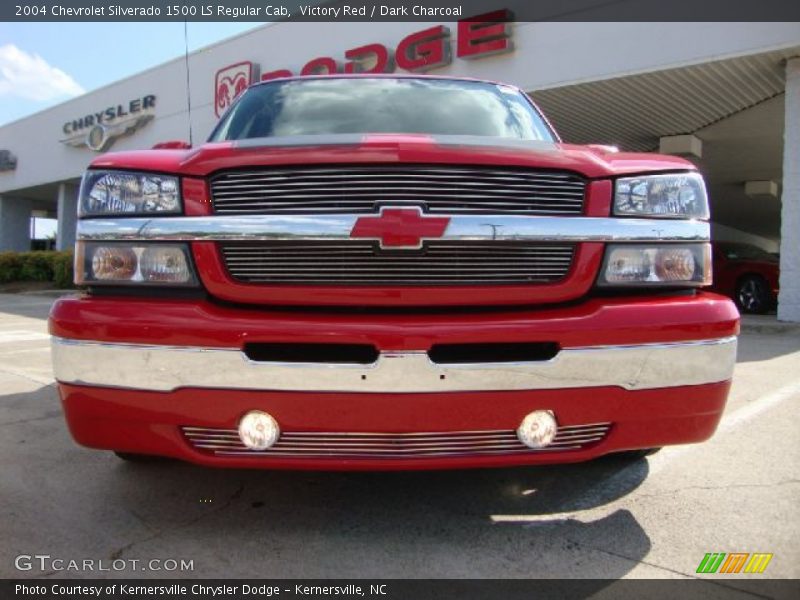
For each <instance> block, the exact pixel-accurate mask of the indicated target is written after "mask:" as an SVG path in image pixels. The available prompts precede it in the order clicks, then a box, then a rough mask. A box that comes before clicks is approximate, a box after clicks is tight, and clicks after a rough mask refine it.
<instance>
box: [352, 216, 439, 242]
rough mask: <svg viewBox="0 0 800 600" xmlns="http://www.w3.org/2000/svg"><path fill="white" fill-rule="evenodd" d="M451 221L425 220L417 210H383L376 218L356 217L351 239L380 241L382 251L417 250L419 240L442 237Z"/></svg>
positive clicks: (434, 218) (433, 218)
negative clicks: (390, 249)
mask: <svg viewBox="0 0 800 600" xmlns="http://www.w3.org/2000/svg"><path fill="white" fill-rule="evenodd" d="M449 223H450V217H427V216H425V215H423V214H422V210H420V209H419V208H418V207H414V208H383V209H381V214H380V215H378V216H376V217H359V218H358V219H357V220H356V224H355V225H353V229H352V230H351V231H350V237H351V238H367V239H372V240H380V243H381V248H420V247H422V240H424V239H430V238H440V237H442V236H443V235H444V232H445V229H447V225H448V224H449Z"/></svg>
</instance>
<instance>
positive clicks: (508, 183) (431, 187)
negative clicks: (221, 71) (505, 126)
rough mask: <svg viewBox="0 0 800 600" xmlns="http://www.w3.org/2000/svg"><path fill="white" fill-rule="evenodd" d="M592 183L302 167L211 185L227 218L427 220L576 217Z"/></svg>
mask: <svg viewBox="0 0 800 600" xmlns="http://www.w3.org/2000/svg"><path fill="white" fill-rule="evenodd" d="M585 188H586V182H585V180H584V179H583V178H581V177H579V176H578V175H574V174H572V173H565V172H558V171H552V172H551V171H532V170H529V169H524V168H507V167H493V166H487V167H481V166H471V167H465V166H450V165H365V166H353V165H342V166H331V165H325V166H318V167H314V166H297V167H282V168H264V169H258V170H248V171H225V172H222V173H219V174H217V175H215V176H214V177H212V179H211V196H212V199H213V206H214V211H215V212H216V213H217V214H225V215H260V214H270V215H279V214H345V213H346V214H371V213H374V212H376V211H377V210H378V209H379V208H380V207H381V206H383V205H391V206H397V205H398V204H404V203H408V204H411V205H414V206H423V207H424V208H425V209H426V212H428V213H434V214H435V213H439V214H448V215H458V214H481V213H486V214H489V213H490V214H493V215H501V214H519V215H552V216H574V215H580V214H581V213H582V212H583V201H584V195H585Z"/></svg>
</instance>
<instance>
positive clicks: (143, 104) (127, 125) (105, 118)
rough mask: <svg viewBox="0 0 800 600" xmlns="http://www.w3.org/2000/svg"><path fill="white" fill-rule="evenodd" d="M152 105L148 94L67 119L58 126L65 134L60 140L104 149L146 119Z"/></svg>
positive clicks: (151, 111)
mask: <svg viewBox="0 0 800 600" xmlns="http://www.w3.org/2000/svg"><path fill="white" fill-rule="evenodd" d="M155 107H156V97H155V96H154V95H152V94H150V95H147V96H143V97H141V98H134V99H133V100H130V101H129V102H126V103H125V104H117V105H116V106H109V107H108V108H105V109H103V110H100V111H98V112H95V113H92V114H89V115H84V116H82V117H78V118H77V119H73V120H71V121H67V122H66V123H64V125H63V127H62V128H61V130H62V132H63V133H64V135H66V137H65V138H63V139H62V140H61V143H62V144H67V145H69V146H76V147H82V146H86V147H88V148H91V149H92V150H94V151H95V152H104V151H106V150H108V149H109V148H110V147H111V145H112V144H113V143H114V142H115V141H116V140H117V138H119V137H122V136H124V135H130V134H132V133H133V132H134V131H136V130H137V129H139V128H140V127H142V126H143V125H146V124H147V123H149V122H150V121H151V120H152V119H153V117H154V116H155V115H154V111H155Z"/></svg>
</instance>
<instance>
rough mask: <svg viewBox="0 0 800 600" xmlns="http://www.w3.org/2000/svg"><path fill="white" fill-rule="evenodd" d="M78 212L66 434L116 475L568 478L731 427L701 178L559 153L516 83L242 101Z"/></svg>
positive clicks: (63, 351)
mask: <svg viewBox="0 0 800 600" xmlns="http://www.w3.org/2000/svg"><path fill="white" fill-rule="evenodd" d="M79 217H80V219H79V224H78V242H77V245H76V263H75V264H76V280H77V283H78V284H81V285H82V286H86V291H85V292H84V293H81V294H79V295H76V296H74V297H68V298H64V299H61V300H59V301H58V302H57V303H56V304H55V305H54V306H53V309H52V312H51V315H50V322H49V324H50V332H51V334H52V336H53V338H52V345H53V360H54V371H55V377H56V379H57V381H58V387H59V391H60V394H61V399H62V402H63V407H64V412H65V414H66V419H67V423H68V425H69V428H70V431H71V433H72V435H73V437H74V438H75V440H77V441H78V442H79V443H81V444H83V445H86V446H89V447H92V448H101V449H109V450H114V451H116V452H117V453H118V454H119V455H120V456H122V457H123V458H128V459H136V458H141V457H146V456H148V455H160V456H169V457H174V458H179V459H183V460H187V461H191V462H194V463H198V464H202V465H208V466H217V467H264V468H287V469H431V468H458V467H490V466H508V465H528V464H540V463H562V462H575V461H584V460H588V459H591V458H594V457H597V456H600V455H604V454H609V453H615V452H632V451H634V452H635V451H638V452H647V451H650V450H652V449H655V448H658V447H661V446H664V445H667V444H682V443H691V442H699V441H702V440H705V439H707V438H708V437H709V436H711V435H712V433H713V432H714V430H715V428H716V426H717V423H718V422H719V419H720V416H721V414H722V412H723V409H724V406H725V402H726V398H727V394H728V390H729V386H730V380H731V375H732V371H733V366H734V362H735V355H736V336H737V333H738V326H739V315H738V312H737V310H736V307H735V306H734V304H733V303H732V302H731V301H730V300H729V299H727V298H724V297H721V296H718V295H715V294H712V293H709V292H706V291H702V290H701V289H700V288H701V287H703V286H706V285H708V284H709V283H710V278H711V255H710V246H709V225H708V201H707V197H706V191H705V185H704V183H703V179H702V177H701V176H700V175H699V174H698V173H697V172H696V171H695V169H694V167H693V166H692V165H691V164H690V163H688V162H686V161H684V160H682V159H680V158H675V157H671V156H659V155H654V154H626V153H619V152H616V151H615V149H613V148H608V147H601V146H596V147H595V146H588V147H584V146H574V145H568V144H563V143H561V142H560V140H559V138H558V136H557V134H556V132H555V131H554V130H553V128H552V127H551V126H550V124H549V123H548V122H547V120H546V119H545V117H544V116H543V115H542V114H541V113H540V112H539V110H538V109H537V107H536V106H535V105H534V104H533V103H532V102H531V100H530V99H529V98H528V97H527V96H526V95H525V94H524V93H522V92H521V91H520V90H518V89H516V88H514V87H512V86H508V85H503V84H498V83H492V82H486V81H475V80H464V79H455V78H446V77H419V76H408V77H406V76H383V77H381V76H377V77H376V76H365V75H361V76H356V75H353V76H326V77H300V78H286V79H280V80H274V81H270V82H264V83H260V84H256V85H253V86H251V87H250V88H249V89H248V90H247V91H246V92H244V93H243V95H242V96H241V97H240V98H239V99H238V100H237V101H236V102H235V103H234V104H233V106H232V107H231V108H230V109H229V110H228V112H227V113H226V114H225V115H224V116H223V117H222V119H221V120H220V122H219V123H218V125H217V126H216V128H215V129H214V131H213V132H212V134H211V136H210V138H209V140H208V142H207V143H205V144H203V145H201V146H200V147H198V148H193V149H184V150H179V149H157V150H150V151H140V152H120V153H114V154H106V155H102V156H99V157H98V158H97V159H96V160H94V162H93V163H92V164H91V166H90V168H89V170H88V171H87V172H86V174H85V176H84V178H83V183H82V187H81V192H80V200H79Z"/></svg>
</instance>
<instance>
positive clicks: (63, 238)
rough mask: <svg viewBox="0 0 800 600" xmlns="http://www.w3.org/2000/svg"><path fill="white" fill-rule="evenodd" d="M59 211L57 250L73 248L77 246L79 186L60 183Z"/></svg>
mask: <svg viewBox="0 0 800 600" xmlns="http://www.w3.org/2000/svg"><path fill="white" fill-rule="evenodd" d="M57 211H58V212H57V213H56V214H57V216H56V218H57V219H58V227H57V229H56V250H71V249H72V248H73V246H75V229H76V227H77V226H78V186H75V185H72V184H69V183H61V184H59V186H58V209H57Z"/></svg>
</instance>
